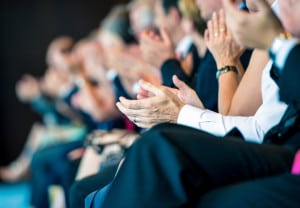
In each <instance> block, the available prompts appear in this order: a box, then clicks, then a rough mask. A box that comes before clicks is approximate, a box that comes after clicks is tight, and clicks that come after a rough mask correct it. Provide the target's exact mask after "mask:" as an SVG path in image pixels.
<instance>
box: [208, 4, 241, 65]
mask: <svg viewBox="0 0 300 208" xmlns="http://www.w3.org/2000/svg"><path fill="white" fill-rule="evenodd" d="M207 26H208V28H207V30H206V31H205V41H206V44H207V47H208V49H209V50H210V52H211V53H212V54H213V56H214V58H215V60H216V63H217V67H218V69H221V68H223V67H224V66H226V65H230V66H236V65H237V62H238V61H239V58H240V56H241V55H242V54H243V52H244V48H243V47H241V46H240V45H239V44H238V43H236V41H235V40H234V39H233V37H232V35H231V33H230V31H228V29H227V26H226V22H225V14H224V10H222V9H221V10H220V11H219V12H218V13H216V12H214V13H213V15H212V19H211V20H210V21H208V23H207Z"/></svg>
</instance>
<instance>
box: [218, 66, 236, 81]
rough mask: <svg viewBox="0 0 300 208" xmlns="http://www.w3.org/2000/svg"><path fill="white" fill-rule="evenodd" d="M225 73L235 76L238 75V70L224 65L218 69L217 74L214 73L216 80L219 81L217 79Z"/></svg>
mask: <svg viewBox="0 0 300 208" xmlns="http://www.w3.org/2000/svg"><path fill="white" fill-rule="evenodd" d="M227 72H234V73H235V74H236V75H238V70H237V68H236V66H229V65H226V66H224V67H222V68H220V69H219V68H218V70H217V73H216V78H217V80H218V79H219V77H220V76H221V75H222V74H225V73H227Z"/></svg>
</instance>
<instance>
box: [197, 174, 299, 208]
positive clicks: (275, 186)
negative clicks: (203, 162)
mask: <svg viewBox="0 0 300 208" xmlns="http://www.w3.org/2000/svg"><path fill="white" fill-rule="evenodd" d="M299 193H300V176H299V175H298V176H296V175H291V174H289V173H286V174H281V175H278V176H272V177H267V178H262V179H257V180H251V181H246V182H242V183H237V184H233V185H229V186H226V187H223V188H219V189H216V190H214V191H211V192H208V193H207V194H205V195H204V196H203V197H202V198H201V199H200V201H199V204H198V207H199V208H200V207H203V208H214V207H216V208H217V207H223V208H227V207H228V208H229V207H245V208H247V207H249V208H250V207H274V208H277V207H278V208H281V207H299V204H300V198H299Z"/></svg>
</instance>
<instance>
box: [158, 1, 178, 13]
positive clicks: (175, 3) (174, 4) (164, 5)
mask: <svg viewBox="0 0 300 208" xmlns="http://www.w3.org/2000/svg"><path fill="white" fill-rule="evenodd" d="M160 1H161V5H162V8H163V10H164V12H165V14H168V13H169V11H170V9H171V8H173V7H175V8H176V9H177V10H178V11H179V9H178V1H179V0H160Z"/></svg>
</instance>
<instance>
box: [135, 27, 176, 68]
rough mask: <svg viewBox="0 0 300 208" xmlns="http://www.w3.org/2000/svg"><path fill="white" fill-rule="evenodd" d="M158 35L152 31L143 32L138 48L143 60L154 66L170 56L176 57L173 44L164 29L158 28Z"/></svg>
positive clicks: (158, 66)
mask: <svg viewBox="0 0 300 208" xmlns="http://www.w3.org/2000/svg"><path fill="white" fill-rule="evenodd" d="M160 34H161V35H160V36H158V35H157V34H155V33H154V32H145V33H143V34H142V36H141V44H140V48H141V51H142V54H143V57H144V59H145V61H147V62H148V63H149V64H151V65H153V66H154V67H156V68H160V67H161V66H162V64H163V63H164V62H165V61H166V60H168V59H171V58H176V55H175V49H174V44H173V42H172V40H171V37H170V35H169V33H168V32H167V31H166V29H161V30H160Z"/></svg>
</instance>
